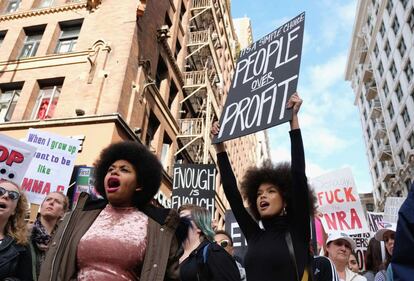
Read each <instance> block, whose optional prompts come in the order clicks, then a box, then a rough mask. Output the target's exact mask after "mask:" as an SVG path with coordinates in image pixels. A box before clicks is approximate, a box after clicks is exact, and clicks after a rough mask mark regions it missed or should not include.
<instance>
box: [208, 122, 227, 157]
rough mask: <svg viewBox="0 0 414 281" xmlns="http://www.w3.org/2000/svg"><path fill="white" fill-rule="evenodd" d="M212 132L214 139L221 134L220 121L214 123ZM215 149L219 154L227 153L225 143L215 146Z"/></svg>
mask: <svg viewBox="0 0 414 281" xmlns="http://www.w3.org/2000/svg"><path fill="white" fill-rule="evenodd" d="M210 132H211V136H212V137H214V136H217V135H218V133H219V132H220V124H219V122H218V121H214V122H213V125H212V126H211V131H210ZM214 148H215V149H216V152H217V153H220V152H224V151H226V148H225V147H224V143H222V142H220V143H216V144H214Z"/></svg>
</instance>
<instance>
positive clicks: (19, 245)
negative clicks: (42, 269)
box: [0, 179, 32, 281]
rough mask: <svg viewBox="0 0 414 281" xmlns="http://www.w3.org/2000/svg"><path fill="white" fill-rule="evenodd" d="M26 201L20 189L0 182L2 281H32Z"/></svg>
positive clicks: (5, 181)
mask: <svg viewBox="0 0 414 281" xmlns="http://www.w3.org/2000/svg"><path fill="white" fill-rule="evenodd" d="M27 207H28V203H27V199H26V196H25V195H24V194H23V193H21V191H20V189H19V187H18V186H17V185H16V184H15V183H13V182H11V181H8V180H5V179H0V231H1V232H0V280H20V281H31V280H32V271H31V268H30V265H31V257H30V249H29V247H28V237H27V227H26V222H25V217H26V214H27Z"/></svg>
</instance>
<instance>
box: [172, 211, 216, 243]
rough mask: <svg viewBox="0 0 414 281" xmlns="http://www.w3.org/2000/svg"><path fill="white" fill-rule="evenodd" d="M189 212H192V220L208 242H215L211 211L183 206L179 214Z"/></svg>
mask: <svg viewBox="0 0 414 281" xmlns="http://www.w3.org/2000/svg"><path fill="white" fill-rule="evenodd" d="M184 210H189V211H190V212H191V219H192V220H193V221H194V223H195V225H196V226H197V227H198V228H199V229H200V230H201V232H202V233H203V235H204V237H205V238H207V240H209V241H211V242H214V236H215V233H214V230H213V228H212V226H211V214H210V212H209V210H207V209H206V208H204V207H200V206H197V205H193V204H186V205H182V206H181V207H180V208H179V210H178V211H179V212H181V211H184Z"/></svg>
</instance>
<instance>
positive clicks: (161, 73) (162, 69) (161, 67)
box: [155, 56, 168, 89]
mask: <svg viewBox="0 0 414 281" xmlns="http://www.w3.org/2000/svg"><path fill="white" fill-rule="evenodd" d="M167 78H168V68H167V66H166V64H165V62H164V59H163V58H162V57H161V56H159V57H158V65H157V72H156V74H155V85H157V88H158V89H160V86H161V82H162V81H163V80H164V79H167Z"/></svg>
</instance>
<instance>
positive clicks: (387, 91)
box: [382, 81, 390, 97]
mask: <svg viewBox="0 0 414 281" xmlns="http://www.w3.org/2000/svg"><path fill="white" fill-rule="evenodd" d="M382 90H383V91H384V96H385V97H388V94H389V93H390V90H389V89H388V84H387V81H385V82H384V86H383V87H382Z"/></svg>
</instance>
